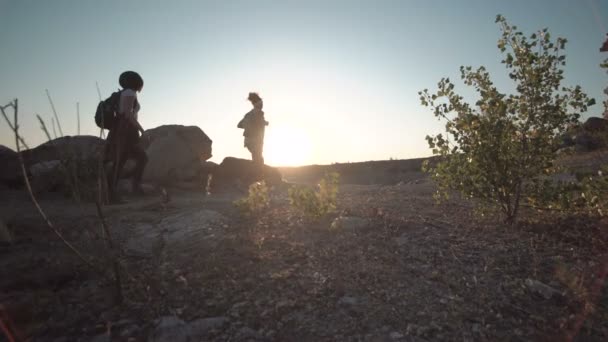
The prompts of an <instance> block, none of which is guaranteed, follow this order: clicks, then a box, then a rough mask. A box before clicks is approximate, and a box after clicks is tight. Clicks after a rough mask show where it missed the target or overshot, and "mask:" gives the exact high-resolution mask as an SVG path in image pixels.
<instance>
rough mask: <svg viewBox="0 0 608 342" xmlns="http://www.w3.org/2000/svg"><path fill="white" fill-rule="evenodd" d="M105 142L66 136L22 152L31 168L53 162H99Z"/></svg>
mask: <svg viewBox="0 0 608 342" xmlns="http://www.w3.org/2000/svg"><path fill="white" fill-rule="evenodd" d="M104 144H105V141H104V140H103V139H100V138H98V137H95V136H92V135H78V136H65V137H61V138H57V139H53V140H51V141H48V142H45V143H44V144H41V145H39V146H37V147H34V148H32V149H29V150H25V151H22V155H23V160H24V162H25V165H26V166H27V167H28V168H29V167H30V166H32V165H34V164H38V163H40V162H47V161H51V160H72V159H77V160H98V158H99V156H100V153H101V152H102V151H103V146H104Z"/></svg>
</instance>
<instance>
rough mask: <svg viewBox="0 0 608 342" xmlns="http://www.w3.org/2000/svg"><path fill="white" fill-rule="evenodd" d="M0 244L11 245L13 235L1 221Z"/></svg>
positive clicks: (0, 220)
mask: <svg viewBox="0 0 608 342" xmlns="http://www.w3.org/2000/svg"><path fill="white" fill-rule="evenodd" d="M0 242H2V243H9V244H10V243H13V235H12V234H11V231H10V230H9V229H8V226H7V225H6V224H5V223H4V221H3V220H2V219H0Z"/></svg>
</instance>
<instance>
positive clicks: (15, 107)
mask: <svg viewBox="0 0 608 342" xmlns="http://www.w3.org/2000/svg"><path fill="white" fill-rule="evenodd" d="M13 111H14V114H15V118H14V126H13V132H14V133H15V144H16V145H17V155H18V157H19V164H20V165H21V172H22V173H23V179H24V181H25V186H26V187H27V191H28V193H29V195H30V198H31V200H32V202H33V203H34V205H35V206H36V209H37V210H38V213H39V214H40V216H42V218H43V219H44V221H45V222H46V224H47V226H48V227H49V228H50V229H51V230H52V231H53V232H54V233H55V235H57V237H58V238H59V239H60V240H61V241H62V242H63V243H64V244H65V245H66V246H67V247H68V248H69V249H70V250H71V251H72V252H74V254H76V256H78V258H80V260H82V261H83V262H84V263H85V264H86V265H87V266H89V267H91V268H92V269H93V270H95V271H97V272H99V273H100V274H102V275H105V272H103V271H101V270H99V269H98V268H97V267H96V266H95V265H93V264H92V263H91V262H90V261H89V260H87V259H86V258H85V257H84V256H83V255H82V254H81V253H80V252H79V251H78V250H77V249H76V247H74V246H73V245H72V244H71V243H70V242H69V241H67V240H66V239H65V237H64V236H63V234H61V232H60V231H59V230H57V228H56V227H55V226H54V225H53V223H52V222H51V220H50V219H49V218H48V217H47V215H46V214H45V212H44V211H43V210H42V207H40V204H39V203H38V200H37V199H36V196H34V192H33V190H32V186H31V184H30V180H29V179H28V177H27V171H26V169H25V162H24V161H23V156H22V155H21V149H20V147H19V121H18V120H19V107H18V100H17V99H15V100H14V101H13ZM3 114H4V110H3Z"/></svg>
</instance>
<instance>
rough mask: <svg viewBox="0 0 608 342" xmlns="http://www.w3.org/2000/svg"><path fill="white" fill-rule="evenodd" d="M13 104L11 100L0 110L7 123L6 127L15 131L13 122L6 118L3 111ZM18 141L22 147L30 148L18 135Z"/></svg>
mask: <svg viewBox="0 0 608 342" xmlns="http://www.w3.org/2000/svg"><path fill="white" fill-rule="evenodd" d="M12 106H13V102H11V103H9V104H7V105H5V106H2V107H0V111H2V116H3V117H4V120H6V123H7V124H8V127H9V128H10V129H11V130H12V131H13V132H14V131H15V127H13V124H12V123H11V120H9V119H8V116H7V115H6V112H5V111H4V110H5V109H6V108H9V107H12ZM19 141H20V142H21V144H22V145H23V147H25V148H26V149H28V150H29V149H30V147H29V146H27V144H26V143H25V140H23V138H22V137H19Z"/></svg>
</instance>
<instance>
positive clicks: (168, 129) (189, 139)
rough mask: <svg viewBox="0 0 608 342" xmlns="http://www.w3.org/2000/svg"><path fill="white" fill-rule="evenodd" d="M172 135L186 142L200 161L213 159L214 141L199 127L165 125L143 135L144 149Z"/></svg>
mask: <svg viewBox="0 0 608 342" xmlns="http://www.w3.org/2000/svg"><path fill="white" fill-rule="evenodd" d="M171 135H174V136H177V137H178V138H179V139H180V140H182V141H183V142H185V143H186V145H188V147H189V148H190V150H191V152H192V153H193V154H194V155H196V156H197V157H198V158H199V159H200V160H207V159H209V158H211V156H212V153H211V145H212V143H213V141H212V140H211V139H209V137H208V136H207V134H205V132H203V130H202V129H200V128H199V127H197V126H182V125H164V126H159V127H156V128H152V129H149V130H147V131H145V132H144V134H143V135H142V138H141V141H142V147H143V148H144V149H148V147H149V146H150V145H151V144H152V143H153V142H154V141H156V140H157V139H159V138H162V137H167V136H171Z"/></svg>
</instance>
